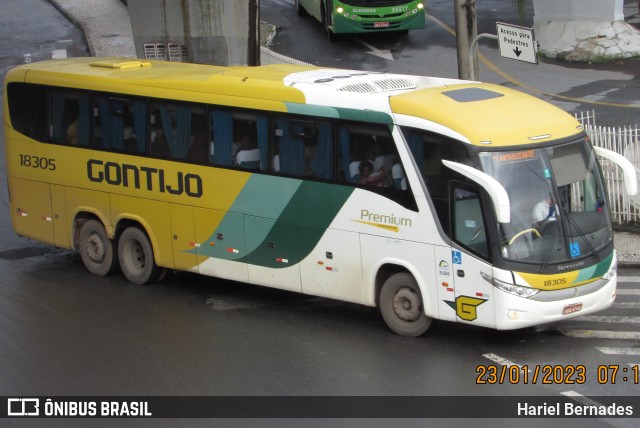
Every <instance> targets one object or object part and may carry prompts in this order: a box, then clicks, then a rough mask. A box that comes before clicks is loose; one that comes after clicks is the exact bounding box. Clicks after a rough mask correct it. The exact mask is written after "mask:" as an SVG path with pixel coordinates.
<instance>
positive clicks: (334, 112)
mask: <svg viewBox="0 0 640 428" xmlns="http://www.w3.org/2000/svg"><path fill="white" fill-rule="evenodd" d="M285 105H286V106H287V111H288V112H289V113H293V114H301V115H306V116H318V117H327V118H331V119H344V120H354V121H360V122H369V123H383V124H387V125H391V124H393V118H392V117H391V115H390V114H388V113H383V112H379V111H372V110H360V109H352V108H341V107H326V106H318V105H309V104H296V103H285Z"/></svg>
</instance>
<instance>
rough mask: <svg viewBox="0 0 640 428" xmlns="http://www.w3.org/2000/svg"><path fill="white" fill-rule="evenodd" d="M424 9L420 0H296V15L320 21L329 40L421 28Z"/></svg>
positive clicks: (404, 31) (422, 26)
mask: <svg viewBox="0 0 640 428" xmlns="http://www.w3.org/2000/svg"><path fill="white" fill-rule="evenodd" d="M424 8H425V6H424V2H423V0H296V10H297V12H298V15H299V16H304V15H305V14H308V15H311V16H312V17H314V18H315V19H317V20H318V21H320V22H321V23H322V25H323V27H324V29H325V31H326V32H327V37H328V38H329V40H333V39H334V36H335V35H336V34H360V33H371V32H387V31H394V32H403V33H406V32H408V31H409V30H413V29H418V28H424V25H425V24H424V21H425V11H424Z"/></svg>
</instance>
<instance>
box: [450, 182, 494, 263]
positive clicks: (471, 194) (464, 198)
mask: <svg viewBox="0 0 640 428" xmlns="http://www.w3.org/2000/svg"><path fill="white" fill-rule="evenodd" d="M452 227H453V231H452V232H453V236H452V237H453V239H454V240H455V241H456V242H458V243H459V244H460V245H462V246H464V247H466V248H469V249H470V250H472V251H473V252H475V253H477V254H479V255H480V256H481V257H483V258H485V259H486V258H489V247H488V245H487V232H486V229H485V225H484V216H483V215H482V203H481V201H480V194H479V193H478V192H477V191H476V190H469V189H467V188H464V189H463V188H460V187H454V188H453V225H452Z"/></svg>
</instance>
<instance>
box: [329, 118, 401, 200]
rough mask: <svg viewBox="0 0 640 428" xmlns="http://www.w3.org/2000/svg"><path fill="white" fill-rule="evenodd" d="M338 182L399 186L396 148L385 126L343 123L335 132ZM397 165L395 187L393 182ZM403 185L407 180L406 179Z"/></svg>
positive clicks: (368, 185)
mask: <svg viewBox="0 0 640 428" xmlns="http://www.w3.org/2000/svg"><path fill="white" fill-rule="evenodd" d="M338 138H339V145H340V162H339V165H340V168H341V176H340V179H341V181H344V182H346V183H349V184H352V185H362V186H365V187H381V188H394V189H399V190H406V189H407V187H406V186H405V188H404V189H402V178H403V176H402V175H403V169H402V166H401V165H400V157H399V156H398V150H397V149H396V146H395V144H394V142H393V139H392V138H391V135H390V132H389V129H388V127H387V126H385V125H376V124H369V123H367V124H359V123H344V124H342V125H341V126H340V128H339V131H338ZM395 165H400V166H399V167H396V174H397V178H398V186H396V183H395V181H394V177H393V168H394V166H395ZM405 184H406V180H405Z"/></svg>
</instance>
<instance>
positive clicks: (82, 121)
mask: <svg viewBox="0 0 640 428" xmlns="http://www.w3.org/2000/svg"><path fill="white" fill-rule="evenodd" d="M77 131H78V145H79V146H81V147H88V146H89V142H90V139H91V99H90V98H89V95H88V94H81V95H80V96H79V97H78V129H77Z"/></svg>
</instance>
